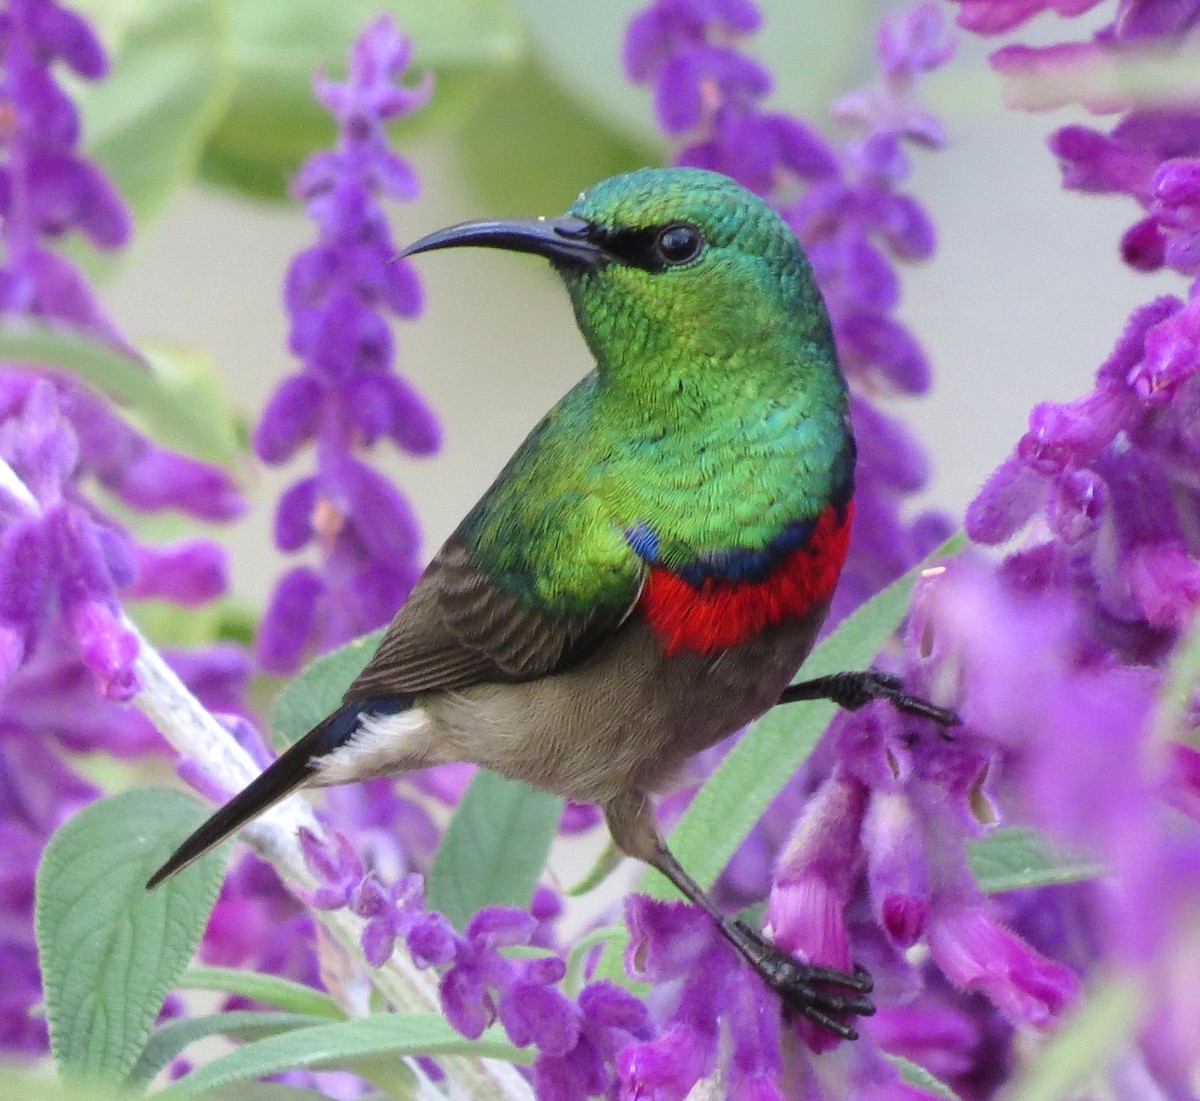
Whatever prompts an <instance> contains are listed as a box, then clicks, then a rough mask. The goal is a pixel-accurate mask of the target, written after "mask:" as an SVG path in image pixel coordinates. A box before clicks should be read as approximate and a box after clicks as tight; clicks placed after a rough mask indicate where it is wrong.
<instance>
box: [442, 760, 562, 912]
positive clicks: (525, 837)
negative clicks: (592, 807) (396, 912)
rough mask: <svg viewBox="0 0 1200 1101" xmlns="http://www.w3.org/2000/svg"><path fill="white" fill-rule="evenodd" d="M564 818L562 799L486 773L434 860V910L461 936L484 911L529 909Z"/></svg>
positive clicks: (453, 820)
mask: <svg viewBox="0 0 1200 1101" xmlns="http://www.w3.org/2000/svg"><path fill="white" fill-rule="evenodd" d="M562 810H563V800H562V798H561V796H558V795H551V794H549V792H545V791H540V790H538V789H537V788H535V787H531V786H530V785H529V784H525V783H522V782H521V781H520V780H508V779H505V777H503V776H499V775H497V774H496V773H494V772H489V771H488V770H487V769H485V768H481V769H479V770H478V771H477V772H476V773H475V777H474V779H472V781H471V786H470V787H468V788H467V790H466V793H465V794H464V795H463V797H462V801H461V802H460V803H459V804H458V809H457V810H456V811H455V812H454V817H453V818H451V819H450V825H449V826H448V827H447V828H446V832H445V834H444V835H443V836H442V843H441V844H440V845H439V846H438V851H437V855H436V856H435V857H434V861H433V867H432V868H431V869H430V872H429V882H428V892H429V906H430V908H431V909H434V910H441V912H442V913H443V914H445V915H446V917H447V918H448V919H449V920H450V922H451V923H452V924H453V925H454V927H455V928H456V929H459V930H461V929H463V928H464V927H465V925H466V924H467V921H468V920H469V919H470V917H471V915H472V914H474V913H475V912H476V911H477V910H479V909H481V908H482V907H484V906H521V907H525V906H528V905H529V900H530V898H531V897H532V896H533V889H534V887H535V886H537V881H538V876H540V875H541V874H542V868H543V867H545V864H546V855H547V853H549V851H550V842H551V841H553V839H554V835H555V833H557V832H558V823H559V819H561V818H562Z"/></svg>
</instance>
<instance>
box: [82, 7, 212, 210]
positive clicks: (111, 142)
mask: <svg viewBox="0 0 1200 1101" xmlns="http://www.w3.org/2000/svg"><path fill="white" fill-rule="evenodd" d="M82 6H83V7H84V8H85V9H92V10H90V11H89V13H88V14H89V15H91V16H93V17H94V18H96V19H97V22H98V26H99V28H100V29H101V31H102V32H103V33H104V37H105V39H106V41H107V42H109V43H110V44H112V45H113V51H112V56H111V61H112V66H111V72H110V75H109V76H108V78H107V79H105V80H101V81H92V82H83V81H80V82H78V92H77V102H78V103H79V106H80V109H81V112H82V114H83V124H84V130H83V134H84V146H85V149H86V151H87V153H88V155H89V156H91V157H94V158H95V159H96V160H98V161H99V162H100V164H101V165H103V167H104V169H105V171H107V172H108V174H109V175H110V176H111V177H112V179H113V182H114V183H115V184H116V185H117V187H118V188H119V189H120V191H121V194H122V195H123V196H124V198H125V200H126V202H128V203H129V205H130V207H132V209H133V211H134V213H135V214H136V215H137V217H138V220H139V221H144V220H146V219H148V218H151V217H153V216H154V215H156V214H157V213H158V212H159V211H160V210H161V209H162V207H163V205H164V204H165V203H166V201H167V199H168V198H169V197H170V196H171V194H172V193H173V192H174V191H175V190H177V189H179V188H181V187H182V186H183V185H185V184H186V183H188V181H189V180H191V178H192V177H193V175H194V174H195V170H196V165H197V162H198V160H199V156H200V149H201V146H202V145H203V143H204V139H205V137H206V135H207V134H208V131H209V130H210V129H211V128H212V126H213V125H214V123H215V122H216V121H217V119H218V118H219V117H220V115H221V113H222V111H223V109H224V107H225V104H226V102H227V100H228V97H229V93H230V91H231V90H232V87H233V84H232V65H231V58H230V51H229V35H228V30H229V27H228V18H227V11H226V0H124V2H123V3H119V4H114V3H111V2H107V3H99V2H96V0H90V2H88V3H85V4H84V5H82Z"/></svg>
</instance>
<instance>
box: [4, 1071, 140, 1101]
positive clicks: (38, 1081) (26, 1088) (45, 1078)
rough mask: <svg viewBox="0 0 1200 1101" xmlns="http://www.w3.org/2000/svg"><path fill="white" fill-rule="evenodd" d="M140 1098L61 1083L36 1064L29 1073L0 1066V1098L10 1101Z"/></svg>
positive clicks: (126, 1100)
mask: <svg viewBox="0 0 1200 1101" xmlns="http://www.w3.org/2000/svg"><path fill="white" fill-rule="evenodd" d="M140 1096H141V1094H140V1093H132V1092H130V1091H127V1090H121V1091H119V1092H118V1091H117V1089H116V1088H115V1087H113V1088H109V1087H107V1086H99V1085H97V1084H96V1083H94V1082H87V1083H81V1082H69V1081H63V1080H62V1079H61V1078H56V1077H53V1076H51V1075H48V1074H46V1071H45V1068H44V1067H38V1066H37V1065H36V1064H35V1069H31V1070H26V1069H25V1068H24V1067H17V1066H5V1065H3V1064H0V1097H3V1098H6V1099H7V1098H11V1099H12V1101H134V1099H135V1098H139V1097H140Z"/></svg>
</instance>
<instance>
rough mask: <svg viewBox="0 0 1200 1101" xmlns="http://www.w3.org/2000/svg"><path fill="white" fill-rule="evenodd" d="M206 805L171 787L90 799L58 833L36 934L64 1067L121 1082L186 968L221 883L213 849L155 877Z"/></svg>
mask: <svg viewBox="0 0 1200 1101" xmlns="http://www.w3.org/2000/svg"><path fill="white" fill-rule="evenodd" d="M205 815H206V811H205V809H204V808H203V807H202V806H201V805H200V804H199V803H197V802H196V801H195V800H193V799H189V798H188V797H187V796H185V795H181V794H180V793H178V792H174V791H168V790H166V789H164V788H135V789H133V790H130V791H125V792H122V793H121V794H119V795H114V796H111V797H110V798H108V799H103V800H101V801H100V802H98V803H93V804H92V805H91V806H89V807H86V808H84V809H83V810H82V811H80V812H79V813H78V814H77V815H75V817H74V818H72V819H71V820H70V821H68V822H67V823H66V824H65V825H64V826H62V827H61V828H60V829H59V830H58V832H57V833H55V834H54V836H53V837H52V838H51V839H50V843H49V844H48V845H47V846H46V851H45V853H44V854H43V857H42V863H41V867H40V868H39V869H38V877H37V940H38V949H39V953H40V962H41V967H42V974H43V977H44V985H45V991H46V1008H47V1015H48V1017H49V1021H50V1044H51V1048H52V1050H53V1052H54V1057H55V1060H56V1061H57V1063H58V1066H59V1069H60V1071H61V1072H62V1073H63V1074H65V1075H66V1074H69V1075H70V1076H72V1077H77V1078H86V1079H93V1080H95V1079H99V1080H105V1079H107V1080H119V1079H120V1078H121V1077H123V1076H124V1075H125V1074H126V1072H128V1070H129V1069H130V1068H131V1067H132V1066H133V1065H134V1063H135V1061H136V1060H137V1058H138V1055H139V1054H140V1053H141V1051H142V1048H143V1047H144V1046H145V1043H146V1040H147V1037H148V1036H149V1035H150V1026H151V1024H152V1023H153V1022H154V1018H155V1017H156V1016H157V1014H158V1011H159V1008H160V1007H161V1006H162V1002H163V998H164V997H165V996H166V993H167V991H168V990H170V988H171V987H172V985H174V983H175V980H176V979H177V978H178V977H179V975H180V974H181V973H182V972H183V969H184V968H185V967H186V966H187V961H188V959H189V958H190V956H191V954H192V952H193V951H194V950H195V947H196V945H197V944H198V943H199V940H200V935H201V933H202V932H203V931H204V926H205V923H206V922H207V921H208V915H209V913H210V911H211V910H212V907H213V903H214V902H215V901H216V897H217V890H218V888H219V887H220V882H221V868H222V866H223V860H222V856H223V854H213V855H211V856H208V857H205V858H204V859H203V860H200V861H197V863H196V864H195V865H193V866H192V867H191V868H188V869H187V870H185V871H184V872H182V873H180V874H179V875H178V876H176V877H175V878H174V879H172V880H170V881H168V882H167V883H165V884H163V885H162V886H161V887H160V888H159V889H158V890H156V891H153V892H148V891H146V889H145V883H146V880H147V879H148V878H149V876H150V874H151V873H152V872H153V871H154V870H155V869H156V868H157V867H158V866H159V865H160V864H161V863H162V861H163V860H164V859H165V858H166V857H167V855H168V854H169V853H170V852H171V851H172V850H173V849H174V848H175V846H176V844H178V842H179V841H181V840H182V838H183V837H184V836H185V835H186V834H187V833H189V832H190V831H191V830H192V829H193V828H194V827H196V826H198V825H199V824H200V822H201V821H203V819H204V817H205Z"/></svg>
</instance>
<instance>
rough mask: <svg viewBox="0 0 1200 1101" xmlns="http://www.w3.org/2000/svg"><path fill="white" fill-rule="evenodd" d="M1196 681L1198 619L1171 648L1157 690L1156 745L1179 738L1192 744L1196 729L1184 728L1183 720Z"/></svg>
mask: <svg viewBox="0 0 1200 1101" xmlns="http://www.w3.org/2000/svg"><path fill="white" fill-rule="evenodd" d="M1197 684H1200V621H1198V622H1197V623H1195V624H1194V625H1193V626H1192V629H1191V630H1190V632H1189V633H1188V634H1187V635H1186V636H1185V637H1184V638H1183V640H1182V641H1181V642H1180V643H1179V644H1178V645H1177V646H1176V647H1175V650H1174V652H1173V653H1172V654H1171V664H1170V666H1169V668H1168V671H1167V676H1166V677H1165V678H1164V680H1163V684H1162V687H1161V689H1160V690H1159V695H1158V714H1157V715H1156V716H1155V722H1154V737H1155V741H1156V742H1158V743H1159V744H1160V745H1161V744H1163V743H1166V742H1170V741H1172V740H1174V739H1176V738H1181V737H1182V738H1187V739H1188V740H1189V741H1190V742H1191V744H1193V745H1194V744H1196V731H1195V730H1189V729H1188V724H1187V720H1188V718H1189V715H1190V713H1191V710H1192V701H1193V699H1194V698H1195V692H1196V685H1197Z"/></svg>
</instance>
